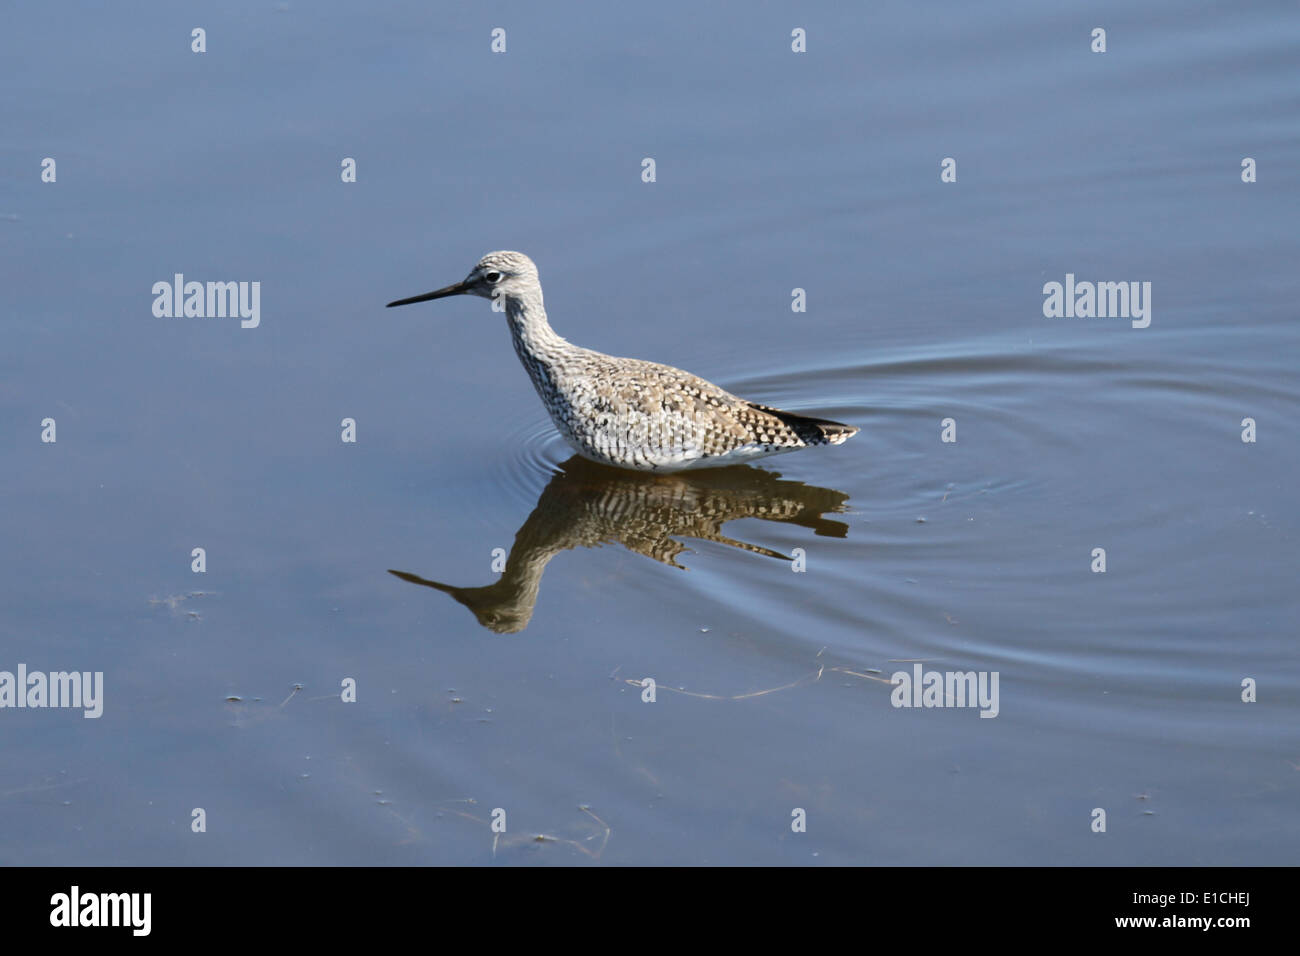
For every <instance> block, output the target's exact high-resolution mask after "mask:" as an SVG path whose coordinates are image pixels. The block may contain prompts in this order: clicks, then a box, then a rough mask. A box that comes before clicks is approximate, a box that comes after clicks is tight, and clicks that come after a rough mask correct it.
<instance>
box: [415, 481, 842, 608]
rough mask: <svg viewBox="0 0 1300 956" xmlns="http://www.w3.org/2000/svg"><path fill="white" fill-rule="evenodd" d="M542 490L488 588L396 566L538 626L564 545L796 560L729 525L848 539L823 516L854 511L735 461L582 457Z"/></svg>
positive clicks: (654, 554)
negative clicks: (643, 465)
mask: <svg viewBox="0 0 1300 956" xmlns="http://www.w3.org/2000/svg"><path fill="white" fill-rule="evenodd" d="M560 468H561V470H560V471H559V472H558V473H557V474H556V475H555V477H554V478H552V479H551V480H550V482H549V483H548V484H547V485H546V487H545V488H543V489H542V494H541V496H540V497H539V498H538V499H537V506H536V507H535V508H533V512H532V514H530V515H529V516H528V520H527V521H525V522H524V524H523V527H521V528H520V529H519V532H518V534H516V535H515V543H514V545H513V546H512V547H511V549H510V555H509V556H508V557H507V558H506V566H505V570H504V572H503V573H502V574H501V577H500V578H499V579H498V580H496V581H495V582H493V583H492V584H488V585H484V586H482V587H471V588H462V587H454V586H452V585H450V584H442V583H440V582H438V581H430V580H428V579H426V578H422V577H420V576H419V575H416V574H411V573H409V572H406V571H392V570H390V571H389V573H390V574H394V575H396V576H397V577H399V578H401V579H402V580H403V581H410V582H411V583H412V584H421V585H424V586H425V587H431V588H435V589H436V590H439V591H443V592H445V593H447V594H450V595H451V596H452V597H453V598H455V599H456V600H457V601H459V602H460V603H461V604H463V605H465V606H466V607H467V608H469V609H470V610H471V611H472V612H474V616H475V617H476V618H478V622H479V623H480V624H482V625H483V626H484V627H486V628H488V629H490V630H493V631H496V632H497V633H498V634H512V633H516V632H518V631H522V630H523V629H524V628H525V627H527V626H528V622H529V620H530V619H531V618H532V616H533V607H534V606H535V605H536V603H537V592H538V589H539V588H540V586H541V582H542V572H543V571H544V570H546V565H547V563H548V562H549V561H550V560H551V558H553V557H555V555H557V554H559V553H560V552H561V551H567V550H568V549H570V548H579V547H581V548H593V547H596V546H597V545H602V544H610V543H617V544H621V545H623V547H625V548H627V549H628V550H629V551H635V552H636V553H637V554H643V555H645V556H646V557H648V558H654V559H655V560H656V561H660V562H662V563H664V564H670V565H672V566H673V567H675V568H680V567H682V565H680V564H678V563H677V557H678V555H680V554H681V553H682V552H683V551H685V550H686V545H685V544H684V543H682V542H681V541H678V540H676V539H677V538H679V537H680V538H697V539H699V540H701V541H716V542H718V543H720V544H726V545H730V546H731V547H734V548H740V549H741V550H744V551H750V552H753V553H754V554H760V555H765V556H767V557H770V558H777V559H780V560H783V561H788V560H790V558H789V557H788V556H787V555H784V554H781V553H779V552H777V551H773V550H771V549H769V548H764V547H762V546H760V545H756V544H748V543H746V542H744V541H738V540H736V539H735V538H729V537H727V536H726V535H724V534H723V533H722V526H723V525H724V524H725V523H726V522H728V521H734V520H735V519H737V518H762V519H764V520H767V521H780V522H784V523H786V524H796V525H800V526H802V527H805V528H811V529H812V531H813V533H814V534H816V535H821V536H823V537H829V538H843V537H844V536H845V535H847V534H848V530H849V529H848V525H846V524H844V523H843V522H842V521H832V520H830V519H827V518H824V517H822V515H823V514H826V513H834V512H840V511H843V510H844V503H845V502H846V501H847V500H848V495H846V494H844V493H843V492H840V491H833V490H832V489H830V488H818V487H815V486H812V485H806V484H804V483H803V482H801V481H787V480H783V479H782V478H781V476H780V475H779V474H777V473H776V472H772V471H765V470H762V469H759V468H755V467H753V466H752V465H734V466H732V467H729V468H715V469H710V470H708V471H695V472H684V473H679V474H674V475H647V474H642V473H638V472H630V471H621V470H619V469H616V468H607V467H605V466H604V465H598V464H595V463H594V462H589V461H587V460H586V459H583V458H579V457H576V456H575V457H573V458H570V459H569V460H568V461H566V462H565V463H564V464H563V465H561V466H560Z"/></svg>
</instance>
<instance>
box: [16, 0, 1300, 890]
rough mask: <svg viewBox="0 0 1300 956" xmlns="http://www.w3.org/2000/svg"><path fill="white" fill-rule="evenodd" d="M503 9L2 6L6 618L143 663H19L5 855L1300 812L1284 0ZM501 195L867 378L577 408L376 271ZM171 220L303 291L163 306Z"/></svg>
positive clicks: (287, 856)
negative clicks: (959, 683)
mask: <svg viewBox="0 0 1300 956" xmlns="http://www.w3.org/2000/svg"><path fill="white" fill-rule="evenodd" d="M491 17H492V18H493V19H490V20H489V19H484V18H483V15H480V14H479V13H476V12H473V11H467V10H448V11H441V10H434V9H429V8H426V7H425V6H424V5H420V4H393V5H389V6H386V7H385V8H384V9H383V10H381V11H372V10H359V9H356V8H351V7H345V6H341V5H338V6H334V5H325V6H324V7H323V8H322V6H321V5H297V4H281V5H278V6H276V5H269V4H254V3H250V4H244V5H241V6H236V7H232V8H230V9H229V10H220V11H212V12H210V13H205V14H204V15H203V17H202V19H205V20H206V21H207V22H206V23H204V24H202V25H204V26H205V27H206V29H207V31H208V52H207V53H205V54H203V55H201V56H200V55H196V54H193V53H191V52H190V50H189V31H190V29H191V28H192V27H193V26H195V25H199V24H198V23H197V22H195V23H191V22H190V21H191V20H193V19H194V14H192V13H187V14H184V15H181V14H177V13H175V12H174V11H172V10H171V9H170V8H168V7H165V6H164V5H158V6H157V7H155V8H154V12H153V13H152V14H150V13H133V14H132V15H131V17H129V18H121V17H116V16H109V15H108V14H107V13H105V12H104V11H101V10H98V9H97V8H92V7H89V6H87V7H83V8H75V7H74V8H71V9H69V10H60V11H49V10H41V11H36V10H35V9H31V10H16V11H13V12H11V15H10V19H11V21H12V22H13V26H14V29H12V30H8V31H5V33H4V35H3V36H0V61H3V62H5V63H6V64H8V66H9V72H10V74H11V75H12V77H13V82H11V83H7V84H5V85H4V86H3V88H2V89H0V97H2V98H3V101H4V106H5V110H4V112H5V115H6V116H8V117H11V122H10V123H8V124H7V128H8V133H9V135H8V136H7V137H6V142H5V144H4V147H3V159H4V162H5V164H6V166H7V167H8V168H9V169H10V171H11V175H10V176H9V177H8V180H9V187H8V188H7V189H6V190H5V191H4V192H2V193H0V243H2V244H3V246H4V258H5V261H6V263H7V264H8V266H7V268H6V291H7V292H8V295H7V296H6V300H7V306H6V307H7V310H8V319H9V321H8V322H6V332H7V343H8V346H9V347H8V348H7V349H6V350H4V351H3V352H2V353H0V416H2V417H3V419H4V421H5V424H6V429H5V432H6V434H7V435H8V436H9V438H8V444H7V445H6V450H5V458H4V463H5V468H4V469H3V473H2V474H0V495H3V502H4V507H3V508H2V509H0V531H2V532H3V540H4V541H5V542H6V544H7V546H6V547H4V548H3V549H0V555H2V556H3V560H4V563H5V566H4V568H3V571H4V579H5V580H6V581H7V582H8V587H7V588H6V594H5V598H6V599H5V607H6V612H7V613H6V614H5V615H3V617H0V651H3V657H2V658H0V670H6V669H7V670H13V669H15V668H16V666H17V665H18V664H19V663H25V664H26V665H27V666H28V667H29V668H30V669H33V670H35V669H40V670H61V669H77V670H84V671H103V672H104V682H105V688H106V690H105V701H104V714H103V716H102V717H101V718H99V719H98V720H85V719H82V717H81V715H80V712H77V711H55V710H27V709H24V710H0V721H3V722H4V724H5V728H4V729H5V733H4V734H3V736H0V741H2V742H0V765H3V766H4V767H5V773H4V778H3V782H0V812H2V813H3V816H4V819H5V820H6V823H7V825H6V826H5V827H3V828H0V861H3V862H5V863H11V864H12V863H44V864H60V863H90V864H104V863H113V862H121V863H130V864H168V863H179V864H189V863H222V864H226V863H277V864H291V863H356V864H362V863H381V864H383V863H421V864H423V863H491V862H497V863H531V864H541V865H548V864H567V863H575V862H576V863H589V862H600V863H614V864H627V863H742V864H756V863H796V864H804V863H831V864H843V863H872V864H925V863H951V864H977V863H995V864H1002V863H1005V864H1060V863H1085V864H1139V863H1156V864H1264V863H1284V864H1285V863H1293V862H1294V861H1295V859H1296V851H1297V848H1300V822H1298V816H1297V811H1296V807H1297V795H1298V793H1300V774H1298V773H1297V767H1298V766H1300V740H1298V739H1297V731H1296V728H1297V726H1300V693H1298V691H1300V668H1298V667H1297V663H1296V653H1295V625H1296V621H1297V617H1298V616H1297V598H1296V595H1295V589H1294V586H1293V579H1294V574H1295V570H1294V569H1295V566H1296V561H1295V558H1296V541H1297V530H1298V529H1297V518H1296V509H1295V507H1294V503H1293V501H1292V498H1293V488H1294V476H1295V474H1296V469H1297V465H1298V464H1300V454H1298V453H1297V442H1296V438H1297V435H1296V426H1295V423H1296V421H1297V420H1300V387H1298V386H1297V380H1296V375H1295V371H1294V366H1295V356H1296V354H1297V346H1298V345H1300V341H1298V339H1300V335H1298V334H1297V326H1296V322H1295V317H1296V302H1297V298H1298V295H1297V294H1298V293H1300V281H1298V280H1297V273H1296V266H1295V263H1296V262H1297V259H1298V256H1297V253H1298V252H1300V248H1298V247H1300V242H1298V241H1297V235H1296V228H1295V223H1296V220H1297V217H1296V212H1297V203H1296V197H1297V188H1298V187H1300V176H1298V175H1297V172H1296V170H1297V169H1300V166H1298V165H1297V159H1298V158H1300V157H1298V156H1297V152H1298V151H1300V150H1298V146H1300V137H1297V135H1296V127H1295V116H1296V107H1297V105H1298V103H1300V75H1298V71H1297V63H1296V60H1295V57H1294V53H1293V51H1294V49H1295V48H1296V43H1297V41H1298V40H1300V16H1297V14H1296V13H1295V11H1294V8H1293V7H1292V6H1291V5H1285V4H1276V5H1268V4H1261V5H1258V6H1251V7H1249V8H1248V9H1247V10H1241V9H1238V8H1235V7H1221V8H1217V9H1210V8H1197V9H1195V10H1192V11H1189V10H1188V9H1186V7H1185V5H1179V4H1173V3H1163V4H1147V5H1144V6H1143V8H1142V9H1141V11H1132V10H1130V9H1129V7H1128V6H1127V5H1122V4H1101V5H1090V6H1089V7H1088V8H1087V10H1086V11H1083V10H1082V9H1081V10H1080V11H1073V12H1071V11H1061V10H1056V9H1046V8H1043V7H1042V6H1041V5H1039V4H1030V3H1024V4H1013V5H1009V6H1006V7H1004V8H1003V10H1002V12H1000V13H998V14H993V13H990V12H987V11H975V10H971V9H968V8H967V7H966V6H965V5H952V6H950V7H948V8H946V10H945V12H943V14H942V15H939V14H937V13H936V12H934V11H932V10H928V9H924V8H913V7H912V6H911V5H907V4H885V5H876V6H873V8H872V10H871V11H870V12H869V13H867V12H862V13H853V14H849V13H846V12H844V11H841V10H837V9H835V8H834V7H832V6H829V5H828V6H826V7H823V8H820V9H812V10H803V9H801V12H800V13H798V14H793V13H790V12H788V11H786V10H785V9H783V8H778V7H761V8H758V9H754V8H752V7H750V6H746V7H745V8H743V10H742V8H739V7H732V8H717V9H710V10H708V11H700V10H698V9H696V8H695V7H694V6H689V5H685V4H673V3H669V4H667V5H664V4H659V5H656V6H655V7H654V8H653V9H646V10H639V11H636V12H628V11H626V10H619V11H617V12H615V11H608V12H601V11H592V10H586V11H584V13H583V15H582V16H581V17H577V16H569V15H563V14H560V15H557V14H555V12H554V11H547V10H543V9H541V8H536V7H534V6H532V5H526V4H514V5H509V4H508V5H506V6H504V7H501V8H499V10H498V11H497V12H494V13H492V14H491ZM497 25H503V26H505V27H506V29H507V31H508V52H507V53H506V54H505V55H493V54H491V53H490V51H489V43H490V35H489V34H490V30H491V28H492V27H494V26H497ZM796 25H799V26H804V27H806V28H807V30H808V36H809V41H808V42H809V48H808V52H807V53H806V54H802V55H796V54H792V53H791V52H790V48H789V34H790V30H791V28H792V27H793V26H796ZM1096 25H1101V26H1105V27H1107V29H1108V31H1109V32H1108V39H1109V52H1107V53H1106V54H1093V53H1090V52H1089V50H1088V43H1089V39H1088V37H1089V31H1090V30H1091V28H1092V27H1093V26H1096ZM45 156H53V157H55V158H56V159H57V162H58V181H57V183H55V184H43V183H41V182H40V180H39V163H40V159H41V158H42V157H45ZM345 156H352V157H355V158H356V159H357V164H358V166H357V168H358V181H357V182H356V183H355V184H348V185H344V184H343V183H341V182H340V179H339V163H340V160H341V159H342V157H345ZM646 156H651V157H654V158H655V159H656V163H657V181H656V182H655V183H653V184H647V183H643V182H642V181H641V178H640V173H641V160H642V159H643V157H646ZM950 156H951V157H954V158H956V159H957V162H958V179H957V182H956V183H947V184H945V183H941V182H940V181H939V164H940V160H941V159H943V158H944V157H950ZM1244 156H1250V157H1253V158H1255V159H1256V160H1257V162H1258V168H1259V181H1258V182H1256V183H1253V184H1245V183H1243V182H1241V178H1240V162H1241V159H1242V157H1244ZM494 248H516V249H520V250H522V251H524V252H527V253H528V254H530V255H531V256H532V257H533V258H534V259H535V260H536V261H537V262H538V265H539V267H540V270H541V276H542V281H543V283H544V286H545V290H546V296H547V306H548V308H549V310H550V313H551V319H552V322H553V324H554V325H555V326H556V328H557V330H558V331H559V332H560V333H561V334H563V335H566V336H567V337H569V338H571V339H572V340H573V341H575V342H578V343H580V344H583V345H587V346H590V347H593V348H599V349H601V350H603V351H607V352H610V353H612V354H616V355H635V356H638V357H643V358H648V359H654V360H658V361H664V362H668V363H671V364H674V365H679V366H682V367H685V368H688V369H690V370H691V371H693V372H696V373H698V374H700V375H703V376H705V377H707V378H709V379H711V380H713V381H715V382H717V383H719V384H720V385H722V386H724V387H726V388H728V389H730V390H732V391H734V392H737V393H739V394H742V395H744V396H745V397H747V398H751V399H753V400H756V401H762V402H765V403H768V404H772V405H777V406H780V407H784V408H789V409H791V410H794V411H803V412H806V413H808V414H815V415H819V416H824V417H829V418H833V419H837V420H840V421H846V422H850V423H853V424H856V425H859V426H861V428H862V431H861V432H860V433H859V434H858V435H857V436H855V437H854V438H853V439H852V440H850V441H849V442H848V443H846V444H845V445H843V446H841V447H838V448H829V449H816V450H812V451H808V452H802V453H799V454H793V455H788V456H781V457H774V458H771V459H767V460H765V461H763V462H761V463H759V464H758V465H757V466H752V467H746V468H733V469H726V470H723V471H718V472H699V473H687V474H685V475H676V476H639V475H629V474H622V473H619V472H613V471H610V470H607V469H602V468H599V467H597V466H593V465H590V464H587V463H585V462H582V461H581V460H576V461H575V460H572V459H571V453H570V451H569V450H568V449H567V448H566V447H565V446H564V445H563V444H562V443H561V442H560V441H559V440H558V438H557V437H556V435H555V433H554V431H553V429H552V428H551V426H550V424H549V422H548V421H547V419H546V417H545V413H544V411H543V409H542V407H541V405H540V403H539V402H538V401H537V399H536V396H535V395H534V393H533V391H532V388H531V386H530V385H529V383H528V381H527V378H526V376H525V375H524V373H523V371H522V369H520V367H519V365H518V362H517V360H516V359H515V357H514V355H513V353H512V350H511V348H510V346H509V343H508V339H507V335H506V332H505V330H504V328H503V327H502V326H503V322H502V319H501V317H500V316H499V315H495V314H493V313H492V312H491V311H490V309H489V308H488V306H487V305H486V304H485V303H482V302H478V301H472V302H471V301H465V300H450V301H445V302H434V303H430V304H428V305H427V306H412V307H410V308H408V309H402V310H394V311H385V310H384V309H383V303H385V302H387V301H389V300H391V299H393V298H396V297H399V296H405V295H412V294H416V293H419V292H422V291H424V290H425V289H429V288H433V287H436V286H440V285H444V284H446V283H449V282H452V281H456V280H458V279H460V278H461V277H462V276H463V275H464V273H465V272H466V271H467V270H468V269H469V267H470V266H472V264H473V263H474V261H475V260H476V259H477V258H478V257H479V256H480V255H481V254H482V253H484V252H486V251H488V250H490V249H494ZM176 272H183V273H185V274H186V276H187V277H190V278H194V279H198V280H201V281H202V280H230V279H235V280H257V281H260V282H261V283H262V287H261V288H262V300H261V304H262V315H261V324H260V326H259V327H258V328H256V329H241V328H240V327H239V323H238V321H236V320H229V319H193V318H192V319H160V318H155V317H154V316H153V315H152V313H151V304H152V301H153V297H152V296H151V295H150V292H149V290H150V288H151V286H152V284H153V283H154V282H156V281H159V280H164V281H170V279H171V277H172V275H173V274H174V273H176ZM1067 273H1069V274H1073V275H1075V276H1076V277H1077V278H1078V279H1079V280H1080V281H1083V280H1089V281H1143V282H1150V283H1151V287H1152V295H1151V305H1152V311H1151V323H1150V326H1149V327H1147V328H1133V327H1132V325H1131V323H1130V322H1129V321H1128V320H1126V319H1076V318H1045V317H1044V314H1043V300H1044V295H1043V286H1044V283H1047V282H1052V281H1056V282H1064V281H1065V277H1066V275H1067ZM796 287H798V288H803V289H805V290H806V294H807V303H808V306H807V312H805V313H794V312H792V311H791V307H790V303H791V290H792V289H793V288H796ZM46 417H52V418H54V419H56V421H57V437H58V440H57V443H55V444H53V445H50V444H43V443H41V442H40V440H39V436H40V422H41V420H42V419H44V418H46ZM345 417H348V418H353V419H355V420H356V422H357V429H358V432H357V434H358V441H357V442H356V443H355V444H344V443H343V442H341V441H340V430H341V428H340V422H341V420H342V419H343V418H345ZM949 418H950V419H952V420H953V421H954V422H955V428H956V439H957V440H956V441H955V442H944V441H942V440H941V433H942V428H943V426H942V424H941V423H942V422H943V421H944V420H945V419H949ZM1245 418H1251V419H1253V420H1254V421H1255V423H1256V428H1257V441H1255V442H1253V443H1244V442H1243V441H1242V440H1241V434H1242V431H1243V425H1242V421H1243V419H1245ZM195 547H203V548H205V549H206V555H207V570H206V572H205V573H204V574H201V575H200V574H194V573H192V572H191V570H190V567H191V565H190V562H191V549H193V548H195ZM1095 548H1104V549H1105V553H1106V570H1105V573H1094V572H1093V571H1092V570H1091V567H1092V566H1093V564H1094V560H1095V559H1094V557H1093V551H1094V549H1095ZM792 558H793V559H794V560H791V559H792ZM494 562H496V563H497V566H498V567H503V568H504V569H503V570H502V571H500V572H498V571H497V570H495V569H494ZM800 568H802V570H797V569H800ZM390 571H396V572H401V575H403V576H405V577H403V576H398V575H394V574H392V573H389V572H390ZM432 582H436V583H438V584H441V585H444V586H446V587H448V588H453V589H460V590H453V591H452V593H450V594H447V593H440V590H439V589H438V588H435V587H430V586H424V585H425V584H429V583H432ZM484 625H486V626H484ZM912 661H922V662H923V665H922V666H923V668H926V669H935V670H939V671H962V672H965V671H983V672H997V673H998V674H999V678H1000V684H999V686H1000V700H999V712H998V715H997V717H996V718H995V719H980V718H979V716H978V712H977V711H976V710H974V709H970V708H966V709H958V708H951V707H949V708H937V709H935V708H930V709H926V708H921V709H916V708H896V707H894V706H892V705H891V701H890V697H891V688H890V687H889V686H888V684H887V683H886V681H887V680H888V679H889V677H890V676H891V675H892V674H893V673H894V672H895V671H898V670H905V671H908V672H910V671H911V668H912V666H913V665H912V663H911V662H912ZM644 677H653V678H654V679H655V680H656V682H657V700H656V702H655V703H653V704H650V703H644V702H643V701H642V688H641V687H640V686H639V681H640V679H641V678H644ZM345 678H352V679H355V681H356V684H357V688H358V690H357V701H356V703H348V704H345V703H342V702H341V701H340V699H339V694H340V682H341V681H343V680H344V679H345ZM1245 678H1253V679H1254V680H1256V681H1257V682H1258V701H1257V702H1256V703H1250V704H1248V703H1243V702H1242V701H1241V693H1242V687H1241V683H1242V680H1243V679H1245ZM629 682H637V684H636V685H634V684H633V683H629ZM296 685H301V688H300V689H295V688H296ZM196 807H201V808H203V809H204V810H205V811H206V817H207V832H206V833H205V834H203V835H198V834H194V833H192V832H191V828H190V822H191V812H192V810H193V809H194V808H196ZM1097 807H1101V808H1104V809H1105V810H1106V811H1107V815H1108V827H1107V833H1106V834H1104V835H1102V834H1097V833H1093V832H1092V831H1091V829H1090V825H1091V823H1092V811H1093V809H1094V808H1097ZM496 808H502V809H504V810H505V811H506V818H507V829H506V832H505V833H504V834H500V835H497V836H495V837H494V835H493V833H492V831H491V830H490V828H489V821H490V818H491V814H492V811H493V810H494V809H496ZM794 808H802V809H804V810H805V811H806V813H807V818H808V827H807V832H806V833H801V834H797V833H793V832H792V831H791V826H790V821H791V812H792V810H793V809H794ZM538 834H546V835H548V836H549V837H550V839H546V840H540V841H539V840H537V839H535V837H536V835H538Z"/></svg>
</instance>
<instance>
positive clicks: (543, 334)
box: [506, 289, 571, 380]
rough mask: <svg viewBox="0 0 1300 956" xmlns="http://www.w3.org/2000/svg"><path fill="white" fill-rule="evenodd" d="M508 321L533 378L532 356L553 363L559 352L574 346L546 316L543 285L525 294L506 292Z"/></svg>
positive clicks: (544, 362) (540, 360) (520, 355)
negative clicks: (552, 325)
mask: <svg viewBox="0 0 1300 956" xmlns="http://www.w3.org/2000/svg"><path fill="white" fill-rule="evenodd" d="M506 321H507V322H509V324H510V337H511V338H512V339H514V343H515V351H516V352H518V353H519V358H520V359H521V360H522V361H523V362H524V365H525V366H527V367H528V371H529V374H530V375H533V376H534V380H535V379H536V374H535V372H534V371H533V364H532V363H531V362H530V361H529V359H530V358H531V359H533V360H534V361H536V362H541V363H542V364H544V365H550V364H552V363H553V362H554V361H555V359H556V357H557V355H558V353H559V352H561V351H562V350H564V349H565V348H568V347H571V346H569V343H568V342H567V341H566V340H565V339H563V338H562V337H560V335H558V334H557V333H556V331H555V330H554V329H553V328H551V324H550V323H549V322H548V321H547V320H546V308H545V306H543V305H542V292H541V290H540V289H538V290H537V291H536V292H528V293H525V294H523V295H517V296H516V295H512V296H507V297H506Z"/></svg>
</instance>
